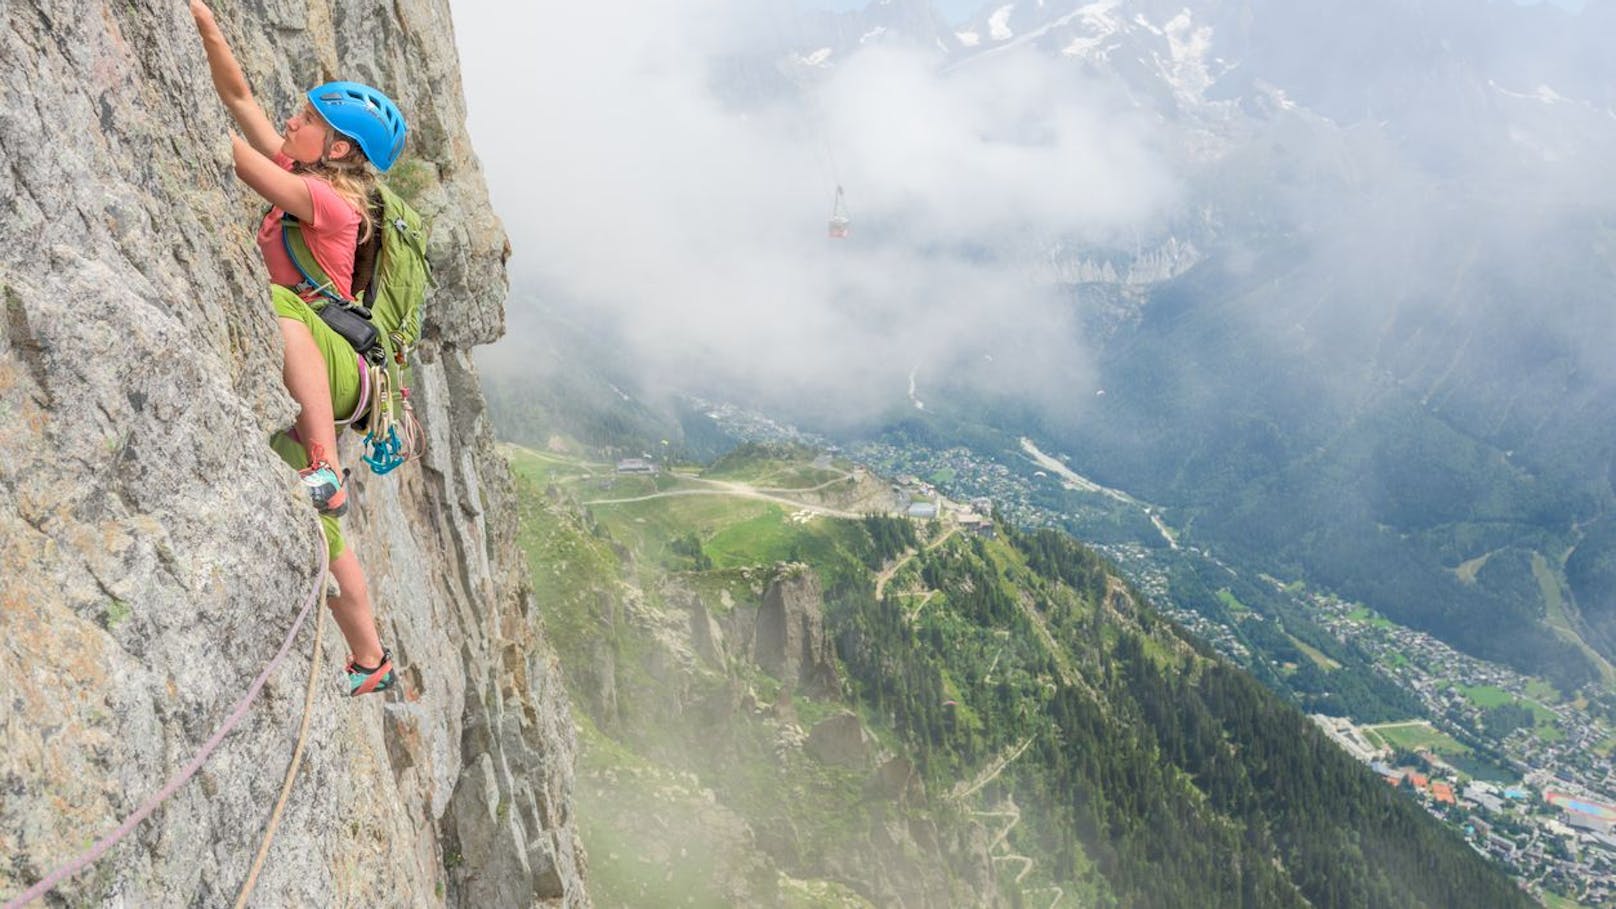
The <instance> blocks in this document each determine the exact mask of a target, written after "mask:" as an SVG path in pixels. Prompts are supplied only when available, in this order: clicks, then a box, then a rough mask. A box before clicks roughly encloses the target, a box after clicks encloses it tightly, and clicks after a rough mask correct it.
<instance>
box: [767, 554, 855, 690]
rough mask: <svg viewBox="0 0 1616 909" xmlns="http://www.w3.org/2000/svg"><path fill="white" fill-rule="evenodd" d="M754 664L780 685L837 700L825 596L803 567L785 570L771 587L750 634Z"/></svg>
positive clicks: (814, 579) (836, 681) (837, 684)
mask: <svg viewBox="0 0 1616 909" xmlns="http://www.w3.org/2000/svg"><path fill="white" fill-rule="evenodd" d="M752 653H753V658H754V659H755V660H756V661H757V665H758V667H759V668H760V669H762V670H763V671H765V672H767V673H769V674H770V675H772V676H774V677H775V678H777V679H779V680H780V681H782V682H784V683H786V684H788V685H795V686H799V687H801V688H802V689H803V690H805V691H808V692H812V693H817V694H836V693H838V691H839V689H840V685H841V682H840V680H839V679H838V677H837V673H836V653H835V647H834V646H833V644H832V642H831V640H830V639H829V638H828V637H826V635H825V614H824V592H823V591H822V590H820V587H819V579H818V578H817V577H815V576H814V574H813V573H812V572H810V571H808V570H807V569H806V568H805V567H803V566H786V568H785V569H784V570H782V571H781V573H780V575H779V576H778V577H776V578H775V579H774V580H773V582H772V583H770V584H769V588H768V590H767V592H765V593H764V595H763V605H762V606H760V607H758V612H757V625H756V627H755V628H754V629H753V644H752Z"/></svg>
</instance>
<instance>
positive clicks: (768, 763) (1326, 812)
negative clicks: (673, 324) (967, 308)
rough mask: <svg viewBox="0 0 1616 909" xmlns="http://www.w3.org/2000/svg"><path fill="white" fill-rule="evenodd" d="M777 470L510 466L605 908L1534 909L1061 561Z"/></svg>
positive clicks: (1238, 679)
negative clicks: (580, 745) (664, 901)
mask: <svg viewBox="0 0 1616 909" xmlns="http://www.w3.org/2000/svg"><path fill="white" fill-rule="evenodd" d="M767 454H768V453H767V452H762V451H760V450H758V449H747V450H745V451H743V452H742V453H741V454H740V455H738V456H736V457H733V458H730V459H726V460H725V461H724V462H721V463H720V464H717V465H715V466H714V468H713V469H711V470H710V471H709V472H707V473H706V474H705V475H698V474H697V473H696V472H695V471H691V472H689V473H685V472H680V473H677V474H666V473H665V474H661V475H657V476H654V477H626V476H619V475H615V474H614V473H613V472H612V469H611V467H610V466H609V465H604V464H591V463H588V462H586V461H584V460H582V459H579V458H575V457H571V456H564V455H556V454H542V455H541V454H537V453H533V452H527V451H522V450H513V465H514V467H515V468H516V473H517V475H518V477H519V482H520V483H521V484H522V486H523V491H522V497H523V503H524V505H523V523H524V529H523V537H524V542H525V546H526V548H527V550H528V553H529V557H530V567H531V570H532V572H533V578H534V584H535V588H536V590H537V591H538V593H539V600H540V603H541V608H542V609H543V610H544V613H545V615H544V620H545V622H546V625H547V628H548V629H549V630H550V632H551V634H552V636H553V638H554V639H555V640H556V641H557V643H558V646H559V647H560V649H561V651H562V663H563V668H564V672H565V674H566V676H567V678H568V680H569V686H570V687H571V689H572V693H573V695H574V699H575V702H576V703H577V704H579V705H583V707H582V708H581V709H582V710H583V711H584V712H585V714H586V716H585V717H583V718H582V720H583V726H584V728H585V735H584V736H583V739H584V756H583V758H582V763H583V767H582V768H581V771H580V777H581V779H583V780H584V782H583V783H582V784H581V788H582V789H584V790H585V793H584V794H583V796H582V797H581V799H580V809H579V810H580V812H581V813H582V814H583V815H584V816H583V817H582V819H581V824H582V828H583V830H584V835H585V839H586V845H588V846H589V848H590V852H591V869H592V874H593V876H594V880H595V881H596V884H595V886H596V891H597V892H596V893H595V894H594V896H595V899H596V900H597V902H600V903H601V904H602V905H619V904H621V905H638V904H641V903H639V902H637V899H639V897H640V895H642V894H644V893H648V892H653V889H654V888H655V886H656V884H657V880H658V877H659V876H662V875H664V869H665V875H666V880H665V881H664V883H667V882H668V881H678V882H680V886H681V887H682V888H684V889H681V890H679V891H678V896H679V897H680V899H679V901H681V902H682V901H683V899H684V898H685V897H686V896H688V897H689V898H690V899H691V900H693V901H694V902H696V903H701V904H711V905H717V904H723V903H725V902H726V901H733V900H735V899H750V900H756V901H759V902H761V903H765V904H767V903H769V902H779V903H783V904H788V905H850V904H851V905H860V904H865V903H869V904H877V905H896V904H900V903H901V904H905V905H911V904H913V905H919V904H926V905H950V904H951V905H966V904H991V903H997V904H1003V905H1038V906H1043V905H1060V906H1078V905H1083V906H1092V905H1109V906H1233V905H1245V906H1304V905H1312V906H1397V907H1406V906H1430V907H1438V906H1442V907H1445V906H1460V905H1474V906H1510V905H1528V904H1529V903H1528V902H1527V900H1526V898H1525V897H1524V896H1523V895H1522V894H1521V893H1520V892H1519V891H1518V890H1517V889H1516V888H1515V887H1514V885H1513V884H1511V883H1510V882H1509V881H1508V880H1507V879H1506V878H1505V877H1504V876H1503V875H1501V874H1500V873H1498V872H1497V871H1496V870H1494V869H1493V868H1491V867H1490V866H1488V865H1487V864H1486V863H1485V862H1484V861H1483V860H1482V859H1481V858H1480V857H1478V856H1477V855H1475V854H1474V853H1473V852H1472V851H1471V850H1470V849H1469V848H1467V847H1466V846H1465V844H1464V843H1462V842H1461V841H1460V840H1458V839H1457V838H1456V837H1454V836H1453V835H1452V834H1451V833H1449V832H1447V831H1445V830H1444V829H1442V828H1441V827H1440V826H1439V825H1438V824H1437V823H1436V822H1435V821H1434V820H1432V819H1431V818H1430V817H1428V816H1427V815H1425V814H1424V813H1423V812H1422V811H1421V810H1420V809H1419V808H1418V807H1417V806H1416V805H1414V804H1413V803H1411V802H1410V801H1408V800H1406V799H1403V798H1400V797H1399V796H1398V794H1397V793H1396V792H1395V791H1394V790H1393V789H1391V787H1388V786H1386V784H1385V783H1384V782H1382V781H1381V780H1380V779H1379V778H1378V777H1376V776H1375V775H1373V774H1372V773H1370V772H1369V771H1368V770H1367V769H1365V768H1363V767H1361V766H1359V765H1357V764H1356V763H1355V762H1354V761H1352V760H1351V759H1350V758H1349V757H1348V756H1347V755H1346V754H1345V753H1343V752H1341V751H1339V750H1338V749H1337V748H1336V746H1334V745H1333V744H1331V743H1329V742H1328V741H1327V740H1326V739H1325V738H1324V737H1323V735H1322V734H1320V733H1319V732H1318V731H1317V730H1316V729H1315V728H1314V727H1313V726H1312V724H1311V723H1309V722H1308V721H1307V720H1306V719H1305V718H1304V717H1303V716H1302V715H1301V714H1300V713H1299V712H1298V711H1297V710H1295V709H1294V708H1292V707H1290V706H1288V705H1286V704H1284V703H1282V702H1281V701H1280V700H1279V699H1278V698H1277V697H1276V696H1275V695H1274V694H1272V693H1271V692H1269V691H1268V690H1266V689H1265V688H1263V687H1262V686H1261V685H1260V684H1259V683H1258V682H1257V681H1256V680H1254V679H1253V678H1252V677H1250V676H1249V675H1247V674H1245V673H1244V672H1242V671H1240V670H1237V669H1235V668H1233V667H1231V666H1230V665H1228V664H1227V663H1226V662H1224V661H1222V660H1221V659H1219V658H1217V657H1215V656H1214V655H1212V653H1211V652H1210V651H1208V650H1206V649H1204V648H1201V647H1198V646H1197V645H1195V644H1192V643H1191V642H1190V641H1189V640H1188V638H1187V637H1186V636H1185V635H1184V634H1183V633H1182V632H1181V631H1179V630H1178V629H1177V628H1176V627H1175V626H1173V625H1172V624H1171V623H1169V622H1167V621H1165V620H1164V619H1163V618H1161V617H1160V616H1159V615H1158V614H1157V613H1156V611H1155V610H1154V609H1153V608H1152V607H1151V606H1150V605H1149V604H1148V603H1147V602H1146V601H1145V599H1144V597H1143V596H1141V595H1140V594H1139V593H1138V592H1137V591H1135V590H1133V589H1131V588H1130V587H1129V586H1128V585H1127V584H1126V583H1125V582H1123V581H1122V580H1120V578H1119V577H1118V576H1117V575H1116V574H1115V573H1114V571H1113V570H1112V569H1111V568H1110V566H1108V565H1107V564H1106V563H1105V562H1104V561H1103V560H1102V559H1100V558H1099V557H1098V556H1096V555H1095V554H1094V553H1093V552H1091V551H1090V550H1087V549H1085V548H1084V547H1082V546H1081V545H1079V544H1077V543H1076V542H1074V541H1073V540H1072V539H1070V538H1069V537H1066V536H1064V535H1062V534H1058V533H1055V532H1052V531H1040V532H1036V533H1022V532H1018V531H1016V530H1014V529H1013V528H1010V527H1008V526H1005V525H1004V524H1002V523H1001V524H999V525H997V527H996V532H995V533H994V534H992V535H982V534H979V533H974V532H970V531H967V530H965V529H962V528H961V527H960V526H958V525H955V524H952V523H950V522H948V521H946V520H944V521H940V522H927V523H923V524H917V523H912V522H910V521H909V520H907V519H903V518H894V517H877V516H873V515H866V516H865V517H863V518H858V517H846V518H839V517H835V516H834V515H836V514H849V515H856V514H858V513H864V512H866V511H871V510H876V509H873V508H871V507H870V505H871V503H872V502H873V501H875V499H872V498H871V497H872V496H879V495H881V494H884V492H885V483H884V481H879V480H875V479H872V478H869V477H866V476H862V475H861V474H860V473H859V472H858V471H855V470H852V469H850V465H846V464H842V463H839V462H835V463H833V462H831V461H830V460H829V459H828V458H824V457H821V458H818V459H813V460H812V463H811V464H810V463H809V461H810V456H807V455H804V454H801V453H793V452H784V451H777V452H774V453H773V454H774V455H775V456H776V459H771V458H769V457H767V456H765V455H767ZM781 456H784V458H785V459H784V460H778V458H779V457H781ZM726 490H727V492H726ZM743 490H744V491H752V490H755V491H757V492H758V493H760V494H766V495H767V496H768V498H746V497H742V496H741V495H740V492H741V491H743ZM794 491H795V492H794ZM878 590H879V591H880V592H879V594H878ZM781 633H783V634H784V638H783V639H781V638H779V637H778V635H779V634H781ZM779 640H784V641H785V645H784V647H783V649H782V648H780V647H777V646H774V642H777V641H779ZM628 779H633V780H635V781H639V782H638V783H636V784H635V785H632V786H625V785H624V781H626V780H628ZM590 780H599V781H602V782H601V784H599V785H598V788H595V787H596V786H597V784H596V783H593V782H590ZM652 780H663V781H668V780H682V781H684V782H682V783H680V784H679V785H678V786H670V785H650V784H648V783H646V782H645V781H652ZM606 782H612V783H613V785H612V786H607V785H604V783H606ZM592 788H594V789H595V791H594V794H593V795H591V794H590V790H591V789H592ZM614 788H615V789H622V790H624V791H623V792H622V793H620V794H619V795H620V797H616V798H614V797H612V795H611V792H612V790H613V789H614ZM704 790H706V791H709V792H710V796H711V798H710V800H708V799H704V798H702V797H700V795H699V794H700V793H701V792H702V791H704ZM670 792H671V793H672V794H670ZM631 793H640V795H639V797H638V798H635V797H632V795H631ZM647 817H654V818H655V819H656V821H655V823H653V824H651V825H649V828H650V830H649V832H646V831H647V824H646V823H645V819H646V818H647ZM698 830H715V831H720V832H715V833H711V834H706V833H702V834H698V833H697V832H696V831H698ZM635 831H637V832H635ZM658 831H662V832H660V833H659V832H658ZM720 847H722V848H720ZM721 854H722V855H723V856H727V857H722V858H721V857H720V855H721ZM675 856H680V858H682V859H683V860H682V861H681V860H680V858H675ZM663 861H665V864H659V862H663ZM692 862H695V863H697V864H698V866H699V867H698V868H696V869H691V868H690V867H689V865H690V864H691V863H692ZM704 901H705V902H704Z"/></svg>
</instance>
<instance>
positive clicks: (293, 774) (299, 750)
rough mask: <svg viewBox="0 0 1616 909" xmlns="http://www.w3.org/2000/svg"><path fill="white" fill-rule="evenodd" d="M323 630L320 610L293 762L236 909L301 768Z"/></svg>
mask: <svg viewBox="0 0 1616 909" xmlns="http://www.w3.org/2000/svg"><path fill="white" fill-rule="evenodd" d="M324 630H325V610H321V611H320V612H319V613H318V614H317V615H316V616H315V617H314V656H313V658H312V659H310V660H309V686H308V689H307V690H306V691H304V692H303V722H302V723H300V724H298V727H297V745H296V746H295V747H293V748H292V761H291V763H290V764H289V765H288V766H287V768H286V781H285V782H283V783H281V797H280V798H278V799H276V800H275V810H274V811H271V812H270V813H269V824H268V825H266V826H265V828H264V841H263V842H262V843H260V844H259V845H258V855H257V856H256V857H254V858H253V863H252V870H251V871H249V872H247V880H246V882H245V883H243V884H242V885H241V892H240V893H238V894H237V895H236V907H235V909H244V907H245V906H246V905H247V897H249V896H251V895H252V892H253V888H254V887H256V886H258V872H260V871H262V870H264V859H266V858H268V857H269V844H270V843H273V842H274V841H275V831H276V830H277V829H278V828H279V827H280V825H281V812H282V811H284V810H285V809H286V799H287V797H288V796H290V795H291V794H292V783H293V782H294V781H295V780H296V779H297V768H299V767H301V766H303V743H304V741H305V740H307V739H308V735H309V717H310V716H311V715H312V714H313V713H314V683H315V682H316V680H318V679H319V677H320V632H322V631H324Z"/></svg>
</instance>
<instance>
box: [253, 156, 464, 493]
mask: <svg viewBox="0 0 1616 909" xmlns="http://www.w3.org/2000/svg"><path fill="white" fill-rule="evenodd" d="M370 214H371V223H372V224H373V225H374V229H372V230H371V232H370V236H369V237H368V238H367V239H366V240H365V241H363V242H361V243H360V244H359V245H358V246H357V247H356V248H355V250H354V280H353V286H354V288H355V294H354V297H353V299H351V300H349V299H344V298H343V296H342V295H341V294H339V293H337V290H336V285H335V284H334V283H332V281H331V278H330V277H329V276H328V275H327V274H326V273H325V269H323V268H321V267H320V263H319V262H318V261H316V260H315V258H314V253H313V252H312V251H311V250H310V249H309V246H308V243H307V242H306V241H304V239H303V229H302V225H300V224H299V223H298V221H297V218H295V217H293V216H292V215H289V214H288V215H283V216H282V217H281V236H282V238H283V239H284V241H285V244H286V252H287V255H289V256H290V257H291V259H292V263H293V264H294V265H296V266H297V270H298V272H299V273H301V274H302V276H303V281H304V283H303V284H301V285H299V286H298V287H297V288H296V289H297V290H298V291H299V292H300V293H302V294H304V296H305V297H308V296H310V292H312V293H315V294H318V295H319V297H322V298H324V299H323V300H320V299H312V300H311V301H310V303H309V305H310V306H311V307H314V308H315V310H316V311H317V312H318V313H319V314H320V318H321V319H323V320H325V322H326V324H328V325H330V326H331V327H332V329H334V330H335V331H336V332H337V333H338V334H340V335H342V336H343V337H344V338H346V339H347V341H348V343H349V344H351V345H352V346H353V348H354V350H355V351H356V352H357V353H358V354H359V355H360V356H362V357H364V358H365V361H366V363H368V364H369V366H368V368H367V370H366V375H365V376H364V381H363V383H362V387H363V388H365V389H366V392H367V393H366V394H365V395H364V398H365V400H364V401H362V402H361V404H360V411H361V413H357V414H355V415H354V421H353V424H352V425H353V428H354V429H355V430H357V431H361V432H365V433H366V435H365V448H366V453H365V455H364V461H365V463H366V464H368V465H370V469H371V470H372V471H373V472H375V473H377V474H385V473H389V472H391V471H392V470H393V469H395V468H397V467H398V466H399V465H401V464H404V463H405V462H407V461H411V460H414V459H416V458H418V457H420V456H421V454H422V453H423V452H424V450H425V436H424V434H423V433H422V432H421V428H420V424H419V423H418V422H417V421H416V420H415V414H414V410H413V408H412V407H411V406H410V399H409V394H410V390H409V384H410V380H411V378H412V371H411V369H410V360H409V355H410V353H411V352H412V351H413V350H414V349H415V344H416V342H417V341H418V340H420V337H421V309H422V306H423V305H424V303H425V301H426V288H427V285H428V284H429V283H431V281H432V266H431V265H430V264H429V263H428V262H427V258H426V229H425V226H424V224H423V222H422V219H421V216H420V215H419V214H418V213H417V212H416V211H415V209H413V208H411V207H410V206H409V203H407V202H405V201H404V200H403V198H401V197H400V196H399V195H398V194H397V193H395V192H393V191H392V190H391V189H388V188H387V187H386V186H384V185H380V184H378V185H377V187H376V192H375V193H374V194H373V195H372V196H371V200H370ZM367 404H368V408H367V406H366V405H367Z"/></svg>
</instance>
